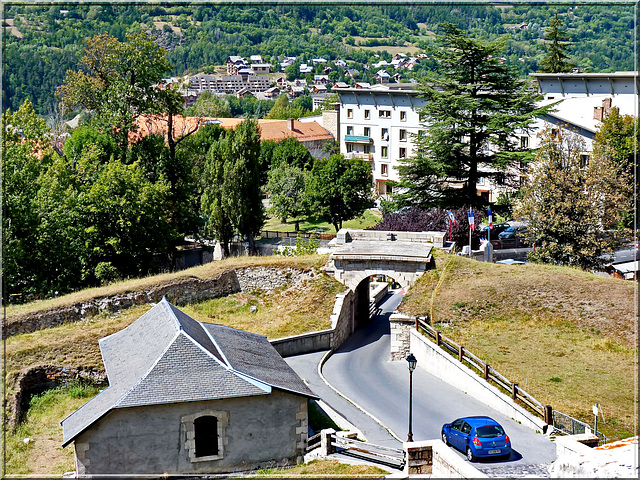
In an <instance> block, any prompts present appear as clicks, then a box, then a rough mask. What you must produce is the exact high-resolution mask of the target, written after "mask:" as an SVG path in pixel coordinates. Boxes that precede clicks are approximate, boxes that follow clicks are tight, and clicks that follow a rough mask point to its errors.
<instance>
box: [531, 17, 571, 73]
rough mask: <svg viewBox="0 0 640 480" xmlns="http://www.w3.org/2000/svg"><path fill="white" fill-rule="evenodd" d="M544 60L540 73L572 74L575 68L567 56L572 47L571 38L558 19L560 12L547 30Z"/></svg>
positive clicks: (541, 62)
mask: <svg viewBox="0 0 640 480" xmlns="http://www.w3.org/2000/svg"><path fill="white" fill-rule="evenodd" d="M544 38H545V44H544V46H545V49H546V53H545V55H544V58H543V59H542V60H541V61H540V71H541V72H546V73H564V72H570V71H571V70H572V69H573V67H574V66H575V65H574V64H573V63H572V62H571V61H570V60H569V56H568V55H567V50H568V49H569V47H570V46H571V41H570V38H571V37H570V36H569V35H568V34H567V29H566V28H564V26H563V24H562V20H560V19H559V18H558V12H556V14H555V16H554V17H553V19H552V20H551V24H550V25H549V27H548V28H547V29H545V34H544Z"/></svg>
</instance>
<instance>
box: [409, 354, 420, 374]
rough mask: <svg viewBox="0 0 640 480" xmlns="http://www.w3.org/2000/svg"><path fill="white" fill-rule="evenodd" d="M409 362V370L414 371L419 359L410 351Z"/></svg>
mask: <svg viewBox="0 0 640 480" xmlns="http://www.w3.org/2000/svg"><path fill="white" fill-rule="evenodd" d="M407 363H408V364H409V371H410V372H413V371H414V370H415V369H416V365H417V364H418V360H416V357H414V356H413V353H410V354H409V356H408V357H407Z"/></svg>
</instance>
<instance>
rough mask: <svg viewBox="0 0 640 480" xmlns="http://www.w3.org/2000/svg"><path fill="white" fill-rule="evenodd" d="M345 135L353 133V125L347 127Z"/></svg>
mask: <svg viewBox="0 0 640 480" xmlns="http://www.w3.org/2000/svg"><path fill="white" fill-rule="evenodd" d="M347 135H353V127H352V126H351V125H349V126H348V127H347Z"/></svg>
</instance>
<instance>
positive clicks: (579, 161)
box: [514, 126, 624, 270]
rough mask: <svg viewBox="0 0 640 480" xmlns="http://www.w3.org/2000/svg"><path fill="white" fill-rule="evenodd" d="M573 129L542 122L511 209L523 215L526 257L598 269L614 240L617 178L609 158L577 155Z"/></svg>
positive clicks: (617, 237)
mask: <svg viewBox="0 0 640 480" xmlns="http://www.w3.org/2000/svg"><path fill="white" fill-rule="evenodd" d="M583 151H584V142H583V141H582V140H581V139H580V137H578V136H577V134H575V133H573V132H570V131H567V130H557V129H555V128H551V126H547V128H546V129H545V131H544V132H542V134H541V144H540V148H539V149H538V152H537V155H536V162H535V164H534V165H532V168H531V173H530V174H529V178H528V179H527V182H526V185H525V188H524V195H523V198H522V199H521V200H520V201H519V202H518V203H517V205H516V208H515V211H514V214H515V215H516V216H521V217H524V218H528V219H529V232H530V233H531V235H532V237H533V238H535V239H536V240H535V241H536V248H535V249H534V250H533V251H532V252H530V253H529V256H528V258H529V259H531V260H532V261H538V262H543V263H552V264H556V265H571V266H576V267H580V268H583V269H586V270H594V269H600V268H602V267H603V265H604V264H605V263H606V259H605V257H604V254H606V253H608V252H612V251H613V250H614V249H615V248H616V247H617V246H619V245H620V242H621V239H622V238H623V234H624V232H623V231H622V230H620V229H619V228H618V227H619V222H620V218H621V211H622V210H621V208H620V207H621V202H623V201H624V195H623V194H622V192H621V185H620V183H621V180H620V177H619V175H618V172H617V171H616V169H615V168H612V166H611V163H610V162H608V161H606V160H605V161H602V160H601V159H599V158H597V157H594V158H592V159H591V161H590V162H589V164H588V165H585V164H584V162H583V158H582V152H583Z"/></svg>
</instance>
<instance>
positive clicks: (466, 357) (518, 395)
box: [416, 317, 553, 424]
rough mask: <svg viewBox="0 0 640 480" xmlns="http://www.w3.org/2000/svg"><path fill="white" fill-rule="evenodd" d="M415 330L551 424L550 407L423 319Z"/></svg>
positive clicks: (551, 414)
mask: <svg viewBox="0 0 640 480" xmlns="http://www.w3.org/2000/svg"><path fill="white" fill-rule="evenodd" d="M416 329H417V330H418V331H421V332H423V333H424V334H425V335H426V336H427V338H429V339H430V340H431V341H433V342H434V343H435V344H436V345H438V346H439V347H441V348H443V349H444V350H445V351H446V352H448V353H449V354H450V355H452V356H454V357H457V358H458V360H459V361H460V362H462V363H464V364H465V365H466V366H468V367H470V368H471V369H472V370H475V371H476V372H477V373H478V374H479V375H480V376H481V377H482V378H484V380H486V381H487V382H490V383H492V384H493V385H495V386H497V387H498V388H499V389H500V390H502V391H504V392H505V393H507V394H508V395H510V396H511V398H512V399H513V400H514V401H517V402H519V403H520V404H521V405H523V406H524V407H525V408H527V409H528V410H529V411H531V412H533V413H534V414H536V415H538V416H539V417H541V418H543V419H544V421H545V422H546V423H547V424H553V409H552V408H551V405H546V406H545V405H543V404H542V403H541V402H539V401H538V400H536V399H535V398H534V397H532V396H531V395H529V394H528V393H527V392H526V391H524V390H523V389H522V388H520V386H519V385H518V384H517V383H514V382H511V381H510V380H509V379H508V378H506V377H505V376H503V375H501V374H500V373H499V372H497V371H496V370H494V369H493V368H492V367H491V366H490V365H489V364H488V363H485V362H483V361H482V360H480V359H479V358H478V357H476V356H475V355H474V354H473V353H471V352H469V351H467V350H466V349H465V348H464V346H462V345H458V344H457V343H455V342H454V341H453V340H451V339H449V338H447V337H446V336H444V335H442V334H441V333H440V332H439V331H437V330H436V329H435V328H433V327H432V326H431V325H429V324H428V323H427V322H426V321H425V319H424V318H421V317H418V318H416Z"/></svg>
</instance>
